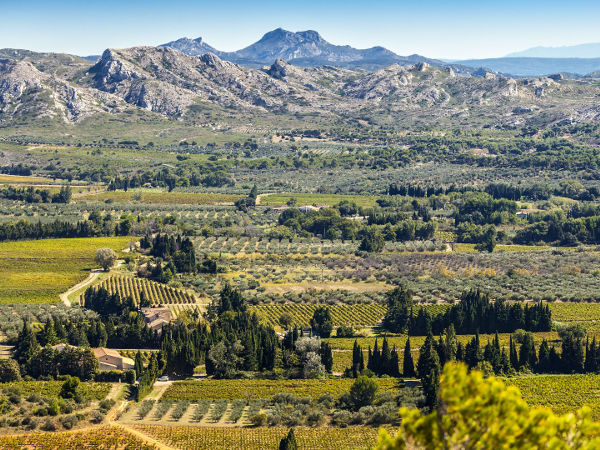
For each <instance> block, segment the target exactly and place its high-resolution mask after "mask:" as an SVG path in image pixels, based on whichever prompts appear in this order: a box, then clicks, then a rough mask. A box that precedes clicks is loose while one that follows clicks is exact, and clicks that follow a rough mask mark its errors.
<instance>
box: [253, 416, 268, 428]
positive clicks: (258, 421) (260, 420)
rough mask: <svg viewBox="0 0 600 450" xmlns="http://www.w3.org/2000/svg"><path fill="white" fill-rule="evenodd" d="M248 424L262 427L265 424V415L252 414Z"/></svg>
mask: <svg viewBox="0 0 600 450" xmlns="http://www.w3.org/2000/svg"><path fill="white" fill-rule="evenodd" d="M250 423H251V424H252V425H253V426H255V427H264V426H265V425H266V424H267V415H266V414H265V413H258V414H254V415H253V416H252V417H250Z"/></svg>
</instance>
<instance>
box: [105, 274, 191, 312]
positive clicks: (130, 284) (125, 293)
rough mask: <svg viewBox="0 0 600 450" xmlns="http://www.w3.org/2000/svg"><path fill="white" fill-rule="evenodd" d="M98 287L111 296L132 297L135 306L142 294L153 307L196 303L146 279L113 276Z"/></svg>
mask: <svg viewBox="0 0 600 450" xmlns="http://www.w3.org/2000/svg"><path fill="white" fill-rule="evenodd" d="M100 286H101V287H103V288H104V289H106V290H108V292H110V293H111V294H113V293H117V294H119V295H120V296H121V297H123V298H124V297H132V298H133V300H134V301H135V303H136V304H139V302H140V298H141V294H142V292H143V293H144V296H145V297H146V299H147V300H149V301H150V303H151V304H153V305H169V304H190V303H196V298H195V297H194V296H193V295H191V294H190V293H188V292H186V291H184V290H182V289H174V288H172V287H170V286H165V285H164V284H161V283H157V282H155V281H151V280H148V279H146V278H136V277H129V276H120V275H114V276H111V277H109V278H107V279H106V280H104V281H103V282H102V283H100Z"/></svg>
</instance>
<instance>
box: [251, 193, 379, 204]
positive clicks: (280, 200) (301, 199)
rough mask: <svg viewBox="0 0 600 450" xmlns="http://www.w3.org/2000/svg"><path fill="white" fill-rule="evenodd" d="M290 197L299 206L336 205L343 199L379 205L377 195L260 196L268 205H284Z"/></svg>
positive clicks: (287, 194) (261, 202)
mask: <svg viewBox="0 0 600 450" xmlns="http://www.w3.org/2000/svg"><path fill="white" fill-rule="evenodd" d="M290 199H295V200H296V202H297V205H298V206H304V205H306V206H311V205H323V206H334V205H337V204H338V203H340V202H341V201H349V202H354V203H356V205H357V206H375V205H377V203H376V202H377V197H375V196H363V195H332V194H304V193H282V194H266V195H264V196H262V197H261V198H260V204H261V205H266V206H284V205H285V204H286V203H287V202H288V201H289V200H290Z"/></svg>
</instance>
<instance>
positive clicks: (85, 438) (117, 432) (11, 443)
mask: <svg viewBox="0 0 600 450" xmlns="http://www.w3.org/2000/svg"><path fill="white" fill-rule="evenodd" d="M0 447H2V448H4V449H23V448H44V449H53V450H60V449H65V448H98V449H106V450H108V449H131V450H151V449H155V448H156V446H154V445H150V444H147V443H145V442H144V441H143V440H141V439H140V438H138V437H135V436H134V435H132V434H131V433H128V432H127V431H124V430H122V429H120V428H117V427H114V426H103V427H96V428H93V429H91V430H85V431H75V432H63V433H43V432H38V433H27V434H20V435H15V436H11V435H4V436H0Z"/></svg>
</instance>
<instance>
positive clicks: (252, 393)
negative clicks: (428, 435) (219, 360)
mask: <svg viewBox="0 0 600 450" xmlns="http://www.w3.org/2000/svg"><path fill="white" fill-rule="evenodd" d="M374 380H375V382H376V383H377V385H378V386H379V391H380V392H385V391H394V390H395V389H397V388H398V380H396V379H393V378H375V379H374ZM353 382H354V380H353V379H351V378H334V379H327V380H318V379H314V380H313V379H308V380H307V379H295V380H198V381H180V382H175V383H173V384H172V385H170V386H169V387H168V388H167V390H166V391H165V393H164V394H163V396H162V397H161V399H163V400H190V401H200V400H221V399H223V400H237V399H246V398H256V399H261V398H271V397H272V396H273V395H275V394H277V393H280V392H286V393H290V394H294V395H296V396H298V397H311V398H317V397H319V396H321V395H323V394H326V393H329V394H331V395H333V396H334V397H336V398H337V397H339V396H340V395H341V394H343V393H344V392H348V391H349V390H350V386H351V385H352V383H353Z"/></svg>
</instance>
